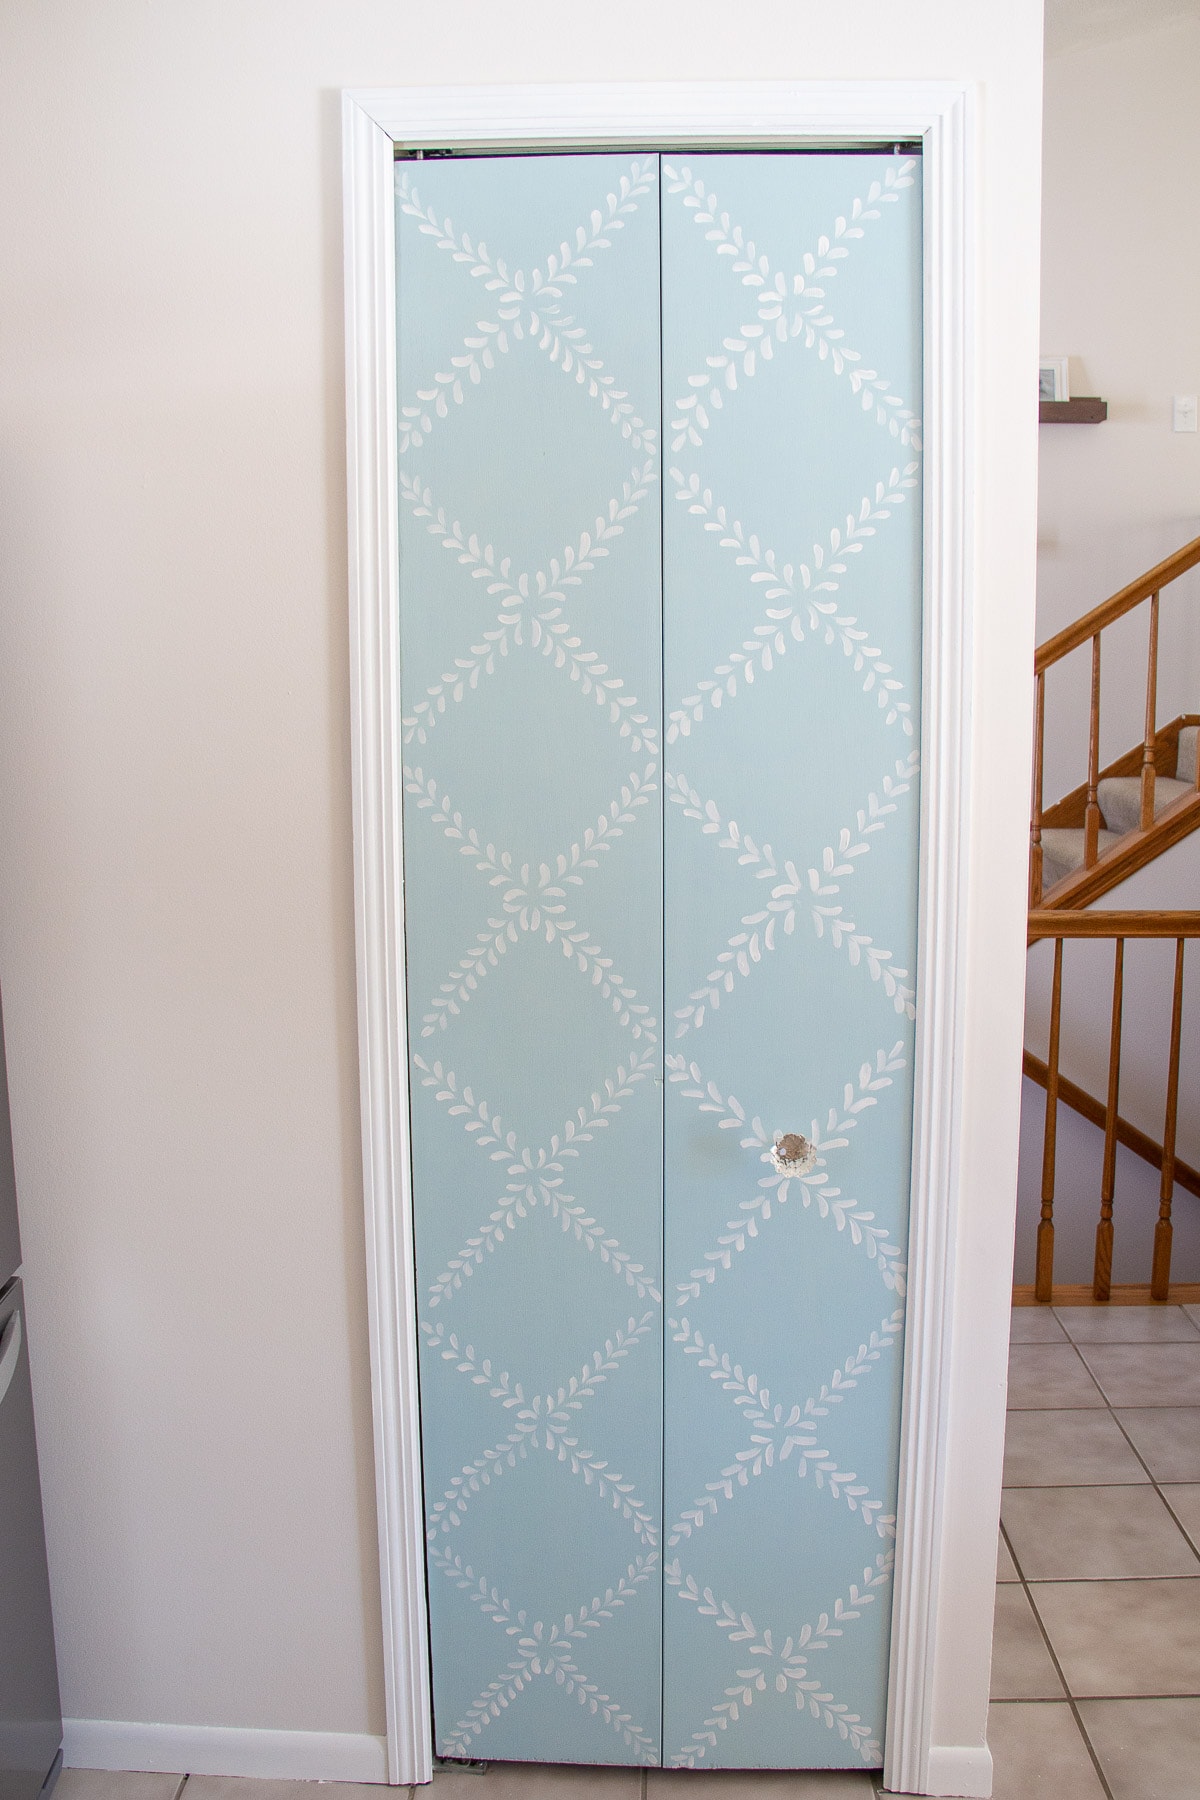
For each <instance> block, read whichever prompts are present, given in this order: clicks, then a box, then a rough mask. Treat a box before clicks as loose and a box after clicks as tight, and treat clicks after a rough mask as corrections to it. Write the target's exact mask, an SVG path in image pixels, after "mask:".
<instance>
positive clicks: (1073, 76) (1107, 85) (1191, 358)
mask: <svg viewBox="0 0 1200 1800" xmlns="http://www.w3.org/2000/svg"><path fill="white" fill-rule="evenodd" d="M1131 22H1132V20H1131ZM1198 89H1200V17H1196V16H1193V17H1192V18H1190V19H1177V20H1175V21H1174V22H1172V23H1170V24H1167V25H1163V26H1160V27H1159V28H1157V29H1153V30H1143V31H1140V32H1139V33H1138V34H1137V35H1136V36H1126V37H1123V38H1120V39H1118V40H1116V41H1113V42H1109V43H1104V44H1098V45H1093V46H1091V47H1088V48H1083V49H1076V50H1072V51H1069V52H1066V53H1064V54H1061V55H1058V56H1050V57H1049V58H1048V59H1047V62H1046V92H1045V143H1044V199H1043V212H1042V349H1043V351H1044V352H1045V354H1046V355H1048V356H1055V355H1058V356H1068V355H1069V356H1070V357H1071V387H1072V391H1073V392H1077V393H1083V394H1101V395H1103V396H1104V397H1105V398H1106V399H1107V400H1108V407H1109V411H1108V420H1107V422H1106V423H1105V424H1103V425H1096V426H1085V425H1076V426H1044V427H1043V428H1042V430H1041V433H1040V439H1041V452H1040V463H1041V467H1040V487H1039V497H1038V636H1039V639H1041V638H1045V637H1048V636H1050V635H1051V633H1053V632H1054V631H1057V630H1059V629H1060V628H1061V627H1062V626H1063V625H1065V624H1067V623H1068V622H1069V621H1070V620H1072V619H1074V618H1076V617H1077V616H1078V615H1079V614H1080V613H1083V612H1086V611H1087V610H1088V608H1089V607H1092V606H1095V605H1097V604H1098V603H1099V602H1100V601H1101V600H1103V599H1105V598H1107V596H1108V595H1109V594H1110V593H1114V592H1115V591H1116V590H1117V589H1118V588H1119V587H1121V586H1122V585H1123V584H1124V583H1125V582H1127V581H1131V580H1132V579H1133V578H1134V577H1135V576H1136V575H1139V574H1141V573H1142V571H1143V570H1145V569H1147V568H1149V567H1150V566H1151V565H1152V564H1154V563H1155V562H1157V561H1158V560H1160V559H1161V558H1162V557H1164V556H1166V555H1168V554H1169V553H1170V552H1171V551H1173V550H1176V549H1178V548H1179V546H1180V545H1181V544H1184V543H1186V542H1187V541H1188V540H1189V539H1190V538H1193V537H1195V536H1197V535H1200V433H1187V434H1185V433H1177V432H1173V431H1172V429H1171V397H1172V395H1173V394H1179V393H1183V394H1200V327H1198V312H1197V307H1198V301H1197V296H1198V295H1200V234H1197V232H1196V230H1195V216H1196V202H1195V186H1196V170H1197V168H1200V109H1198V108H1197V105H1196V94H1197V91H1198ZM1163 614H1164V616H1163V645H1162V648H1163V658H1162V685H1161V690H1160V717H1162V718H1172V717H1174V716H1175V715H1176V714H1177V713H1179V712H1182V711H1191V712H1195V711H1197V710H1200V580H1197V579H1196V578H1195V577H1192V578H1190V579H1189V584H1188V586H1187V589H1186V592H1185V591H1182V590H1176V591H1175V592H1174V593H1172V595H1171V596H1170V598H1169V599H1167V600H1165V601H1164V607H1163ZM1105 648H1106V652H1109V650H1110V646H1109V645H1108V643H1107V641H1106V646H1105ZM1145 661H1146V619H1145V614H1144V612H1143V614H1141V615H1140V616H1139V618H1138V620H1137V622H1136V624H1131V625H1130V626H1129V627H1127V628H1124V629H1123V630H1122V632H1121V634H1120V636H1119V638H1118V639H1117V640H1116V641H1115V642H1114V643H1113V645H1112V646H1111V653H1110V654H1109V667H1108V668H1107V669H1106V677H1107V678H1106V680H1105V685H1104V724H1105V733H1104V751H1105V755H1106V756H1108V755H1113V756H1115V755H1118V754H1120V752H1121V751H1123V750H1127V749H1129V748H1131V747H1132V745H1133V744H1135V743H1136V742H1137V741H1138V740H1139V739H1140V737H1141V730H1142V708H1143V706H1144V689H1143V687H1142V680H1143V674H1144V670H1145ZM1076 664H1077V665H1078V667H1076V666H1075V665H1076ZM1087 679H1088V677H1087V668H1086V657H1085V656H1084V655H1078V654H1077V655H1076V656H1075V657H1074V658H1073V659H1072V666H1071V668H1070V669H1069V671H1064V672H1063V673H1061V674H1060V675H1058V676H1056V677H1055V678H1054V682H1055V686H1054V687H1052V688H1051V689H1050V691H1049V694H1048V725H1049V754H1048V767H1047V798H1057V797H1058V795H1059V794H1060V793H1063V792H1066V791H1067V790H1068V789H1070V788H1072V787H1074V786H1075V784H1076V783H1077V782H1079V781H1081V780H1083V779H1084V777H1085V774H1086V756H1087V749H1086V744H1087Z"/></svg>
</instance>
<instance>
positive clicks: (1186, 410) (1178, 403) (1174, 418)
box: [1171, 394, 1196, 431]
mask: <svg viewBox="0 0 1200 1800" xmlns="http://www.w3.org/2000/svg"><path fill="white" fill-rule="evenodd" d="M1195 429H1196V396H1195V394H1176V395H1175V398H1174V400H1173V401H1172V403H1171V430H1172V431H1195Z"/></svg>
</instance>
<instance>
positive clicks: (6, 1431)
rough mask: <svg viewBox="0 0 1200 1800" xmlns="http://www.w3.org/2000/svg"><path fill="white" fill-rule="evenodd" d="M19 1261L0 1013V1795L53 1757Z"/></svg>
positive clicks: (45, 1592) (32, 1779)
mask: <svg viewBox="0 0 1200 1800" xmlns="http://www.w3.org/2000/svg"><path fill="white" fill-rule="evenodd" d="M20 1265H21V1239H20V1233H19V1230H18V1226H17V1194H16V1181H15V1177H14V1174H13V1158H12V1129H11V1125H10V1122H9V1112H8V1075H7V1069H6V1066H5V1058H4V1023H3V1016H2V1015H0V1800H37V1797H38V1796H39V1795H48V1794H49V1792H50V1789H51V1788H52V1787H53V1786H54V1782H55V1780H56V1779H57V1776H58V1771H59V1768H60V1766H61V1762H62V1752H61V1749H60V1746H61V1744H62V1718H61V1714H60V1708H59V1698H58V1670H57V1665H56V1663H55V1657H54V1633H53V1629H52V1626H51V1620H50V1582H49V1579H48V1576H47V1573H46V1539H45V1533H44V1531H43V1528H42V1496H41V1489H40V1486H39V1483H38V1465H37V1445H36V1443H35V1441H34V1435H33V1394H32V1392H31V1390H30V1385H29V1349H28V1340H27V1336H26V1331H25V1311H24V1304H23V1292H22V1287H21V1280H20V1277H19V1275H18V1273H17V1271H18V1269H19V1268H20Z"/></svg>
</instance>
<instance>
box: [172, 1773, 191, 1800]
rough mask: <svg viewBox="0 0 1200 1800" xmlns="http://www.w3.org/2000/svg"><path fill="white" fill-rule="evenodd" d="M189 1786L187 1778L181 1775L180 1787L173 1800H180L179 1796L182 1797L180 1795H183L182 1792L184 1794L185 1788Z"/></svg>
mask: <svg viewBox="0 0 1200 1800" xmlns="http://www.w3.org/2000/svg"><path fill="white" fill-rule="evenodd" d="M187 1784H188V1778H187V1776H186V1775H181V1776H180V1777H179V1786H178V1787H177V1788H176V1789H175V1792H174V1793H173V1794H172V1795H171V1800H179V1796H180V1794H182V1792H183V1790H184V1788H185V1787H186V1786H187Z"/></svg>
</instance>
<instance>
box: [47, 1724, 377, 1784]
mask: <svg viewBox="0 0 1200 1800" xmlns="http://www.w3.org/2000/svg"><path fill="white" fill-rule="evenodd" d="M63 1763H64V1765H65V1766H66V1767H67V1768H68V1769H117V1770H120V1771H122V1772H124V1771H125V1770H127V1769H145V1770H149V1771H151V1772H153V1773H164V1774H170V1775H253V1776H257V1777H259V1778H264V1777H265V1778H267V1779H269V1780H274V1781H361V1782H382V1781H386V1780H387V1766H388V1748H387V1740H386V1739H385V1738H381V1737H373V1736H372V1735H371V1734H370V1733H369V1732H365V1731H363V1732H357V1731H254V1730H244V1729H239V1728H238V1727H236V1726H229V1725H142V1724H139V1723H137V1722H127V1721H125V1720H123V1719H64V1720H63Z"/></svg>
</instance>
